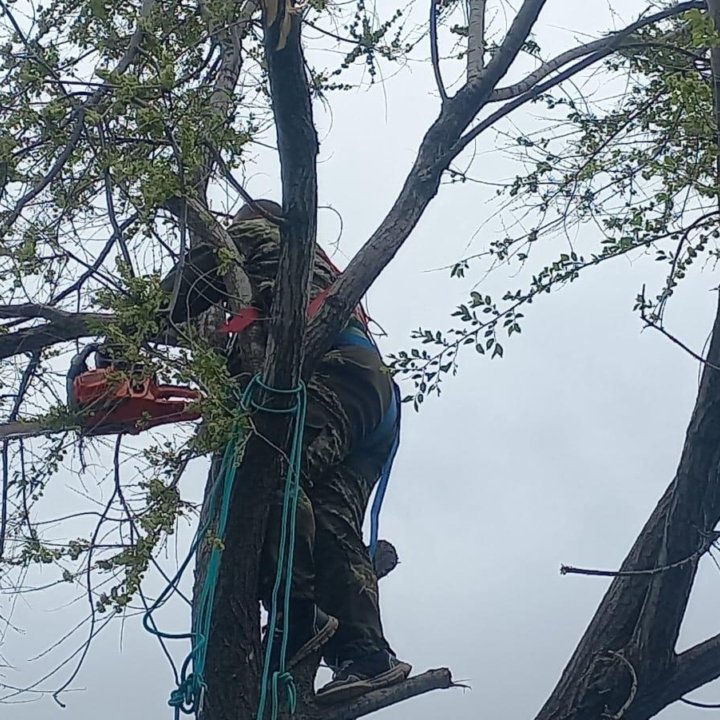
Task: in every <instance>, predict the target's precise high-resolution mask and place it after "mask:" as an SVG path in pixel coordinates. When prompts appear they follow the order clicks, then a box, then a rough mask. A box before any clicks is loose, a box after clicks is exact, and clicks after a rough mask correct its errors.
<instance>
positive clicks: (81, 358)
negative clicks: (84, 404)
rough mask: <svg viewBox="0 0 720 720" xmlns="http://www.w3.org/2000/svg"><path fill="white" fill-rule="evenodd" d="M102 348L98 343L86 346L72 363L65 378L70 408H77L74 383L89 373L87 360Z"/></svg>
mask: <svg viewBox="0 0 720 720" xmlns="http://www.w3.org/2000/svg"><path fill="white" fill-rule="evenodd" d="M99 347H100V345H99V344H98V343H90V345H86V346H85V347H84V348H83V349H82V350H81V351H80V352H79V353H77V355H75V357H74V358H73V359H72V360H71V361H70V367H69V368H68V371H67V375H66V376H65V390H66V392H67V404H68V405H69V406H70V407H76V403H75V398H74V397H73V383H74V382H75V378H77V377H78V375H81V374H82V373H84V372H87V369H88V366H87V359H88V358H89V357H90V355H91V354H92V353H94V352H96V351H97V349H98V348H99Z"/></svg>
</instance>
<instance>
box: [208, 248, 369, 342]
mask: <svg viewBox="0 0 720 720" xmlns="http://www.w3.org/2000/svg"><path fill="white" fill-rule="evenodd" d="M318 249H319V250H320V253H321V255H322V256H323V259H324V260H325V262H327V264H328V265H329V266H330V267H331V268H332V269H333V270H335V271H336V272H337V274H338V275H340V274H341V271H340V270H339V269H338V268H337V267H336V266H335V264H334V263H333V262H332V260H330V258H329V257H328V256H327V255H326V254H325V252H324V251H323V250H322V249H320V248H318ZM329 293H330V288H326V289H325V290H323V291H322V292H320V293H318V294H317V295H316V296H315V297H314V298H313V299H312V300H311V301H310V304H309V305H308V309H307V314H308V317H309V318H311V317H312V316H313V315H315V313H316V312H317V311H318V310H319V309H320V308H321V307H322V304H323V303H324V302H325V298H326V297H327V296H328V294H329ZM353 315H355V317H356V318H357V319H358V320H359V321H360V322H361V323H362V324H363V326H364V327H367V326H368V323H369V321H370V320H369V318H368V316H367V314H366V313H365V311H364V310H363V307H362V305H358V306H357V307H356V308H355V310H354V311H353ZM261 317H262V316H261V315H260V311H259V310H258V309H257V308H254V307H249V308H244V309H243V310H241V311H240V312H239V313H238V314H237V315H235V316H234V317H232V318H230V320H228V322H226V323H225V324H224V325H223V326H222V327H221V328H220V330H219V331H220V332H221V333H241V332H242V331H243V330H246V329H247V328H249V327H250V326H251V325H252V324H253V323H254V322H255V321H256V320H260V319H261Z"/></svg>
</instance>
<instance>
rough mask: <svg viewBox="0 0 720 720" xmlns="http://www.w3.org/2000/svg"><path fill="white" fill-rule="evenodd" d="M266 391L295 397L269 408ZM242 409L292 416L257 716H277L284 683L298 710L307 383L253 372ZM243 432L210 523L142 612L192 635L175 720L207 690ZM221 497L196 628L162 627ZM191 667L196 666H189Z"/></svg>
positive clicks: (147, 623) (191, 710) (226, 458)
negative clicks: (293, 604)
mask: <svg viewBox="0 0 720 720" xmlns="http://www.w3.org/2000/svg"><path fill="white" fill-rule="evenodd" d="M258 390H259V391H262V392H263V393H264V394H265V395H269V396H270V397H272V396H276V397H278V396H279V397H283V398H286V399H287V398H292V400H293V402H292V404H291V405H289V406H287V407H281V408H276V407H271V406H270V405H268V404H267V402H265V404H263V403H259V402H258V401H257V400H256V399H255V393H256V392H257V391H258ZM240 404H241V407H242V409H243V410H245V411H252V410H258V411H262V412H267V413H272V414H280V413H282V414H292V415H294V418H293V419H294V430H293V439H292V445H291V449H290V454H289V463H288V470H287V474H286V476H285V486H284V493H283V510H282V522H281V528H280V547H279V553H278V562H277V570H276V574H275V582H274V585H273V591H272V600H271V608H270V615H269V623H268V629H267V644H266V648H265V660H264V663H263V673H262V678H261V684H260V699H259V703H258V713H257V718H258V720H264V717H265V712H266V709H267V706H268V703H269V704H270V710H271V720H276V719H277V717H278V713H279V709H280V697H279V696H280V687H281V686H282V687H284V689H285V692H286V695H287V699H288V707H289V709H290V712H291V713H293V712H294V711H295V704H296V693H295V686H294V682H293V678H292V675H291V674H290V673H289V672H287V670H286V661H287V657H286V655H287V641H288V632H289V626H290V604H289V602H290V586H291V583H292V567H293V561H294V555H295V529H296V516H297V505H298V497H299V493H300V468H301V464H302V444H303V442H302V441H303V430H304V427H305V417H306V414H307V393H306V389H305V385H304V384H303V383H301V384H300V385H299V386H298V387H297V388H294V389H292V390H279V389H277V388H271V387H269V386H268V385H267V384H266V383H265V382H264V381H263V380H262V379H261V378H260V377H259V376H255V377H254V378H253V379H252V380H251V382H250V383H249V385H248V386H247V388H246V389H245V391H244V392H243V394H242V397H241V398H240ZM243 441H244V434H243V431H242V428H241V427H240V426H239V425H238V427H237V428H236V431H235V433H234V435H233V437H232V438H231V440H230V442H229V443H228V444H227V446H226V448H225V452H224V454H223V459H222V462H221V464H220V469H219V472H218V474H217V476H216V478H215V479H214V487H213V488H212V490H211V493H210V498H209V501H208V502H209V505H208V512H207V514H206V522H205V523H204V524H203V525H202V526H200V527H198V530H197V532H196V534H195V537H194V538H193V542H192V543H191V546H190V551H189V552H188V555H187V557H186V558H185V560H184V561H183V562H182V563H181V565H180V567H179V568H178V571H177V573H176V574H175V576H174V577H173V578H172V579H171V580H170V582H169V583H168V585H167V587H166V588H165V589H164V590H163V592H162V593H161V594H160V595H159V597H158V598H157V599H156V601H155V602H154V603H153V604H152V606H151V607H150V608H149V609H148V610H147V612H146V613H145V615H144V617H143V626H144V627H145V629H146V630H147V631H148V632H150V633H151V634H153V635H155V636H157V637H159V638H162V639H168V640H190V641H191V650H190V652H189V653H188V655H187V657H186V658H185V660H184V662H183V664H182V666H181V669H180V673H179V676H177V674H176V685H177V687H176V689H175V690H174V691H173V692H172V693H171V695H170V699H169V701H168V704H169V705H170V706H171V707H172V708H173V709H174V711H175V720H179V718H180V715H181V714H185V715H193V714H197V713H198V712H200V710H201V708H202V702H203V696H204V693H205V688H206V684H205V678H204V673H205V659H206V653H207V644H208V638H209V636H210V625H211V621H212V609H213V604H214V600H215V588H216V586H217V581H218V576H219V572H220V558H221V553H222V549H221V548H222V544H223V541H224V538H225V531H226V528H227V520H228V515H229V512H230V500H231V497H232V490H233V485H234V481H235V475H236V470H237V466H238V464H239V460H240V457H239V456H240V455H241V453H242V450H243V448H244V442H243ZM218 498H220V508H219V516H218V520H217V527H216V530H215V533H214V536H215V537H216V538H217V541H218V542H214V543H213V546H212V550H211V552H210V559H209V561H208V566H207V571H206V574H205V579H204V582H203V585H202V589H201V592H200V597H199V600H198V611H197V613H196V615H195V618H194V622H193V627H192V631H191V632H190V633H168V632H164V631H162V630H160V629H159V628H158V627H157V624H156V623H155V620H154V617H153V614H154V612H155V611H156V610H157V609H158V608H159V607H161V606H162V605H163V604H164V603H165V602H166V601H167V600H168V598H169V597H170V596H171V595H172V594H173V592H175V591H176V590H177V586H178V583H179V582H180V579H181V578H182V575H183V573H184V572H185V570H186V569H187V567H188V565H189V564H190V562H191V561H192V558H193V557H194V556H195V554H196V552H197V549H198V548H199V546H200V543H202V541H203V540H204V538H205V537H206V535H207V532H208V530H209V529H210V526H211V524H212V522H213V520H214V518H215V516H216V514H217V512H218V507H217V502H218ZM283 582H284V595H283V598H284V606H283V613H282V623H283V628H282V640H281V645H280V658H279V663H278V668H277V669H276V670H274V671H272V672H271V667H270V658H271V653H272V649H273V643H274V640H275V637H274V636H275V631H276V628H277V623H278V596H279V593H280V588H281V586H282V585H283ZM191 667H192V670H191Z"/></svg>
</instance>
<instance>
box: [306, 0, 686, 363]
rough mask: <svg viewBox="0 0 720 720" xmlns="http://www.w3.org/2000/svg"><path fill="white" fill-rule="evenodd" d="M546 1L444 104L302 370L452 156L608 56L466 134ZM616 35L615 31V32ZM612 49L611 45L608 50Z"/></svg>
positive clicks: (328, 310)
mask: <svg viewBox="0 0 720 720" xmlns="http://www.w3.org/2000/svg"><path fill="white" fill-rule="evenodd" d="M543 4H544V3H543V2H540V1H539V0H538V1H536V2H525V3H524V4H523V6H522V8H521V10H520V11H519V12H518V15H517V16H516V18H515V21H514V22H513V23H512V25H511V28H510V30H509V32H508V34H507V36H506V38H505V40H504V42H503V44H502V46H501V47H500V49H499V50H498V52H496V53H495V55H494V56H493V58H492V60H491V61H490V62H489V63H488V64H487V66H486V68H485V69H484V70H483V72H482V73H481V74H480V75H479V76H478V78H477V79H476V80H474V81H473V82H468V83H466V84H465V86H464V87H463V88H462V89H461V90H460V91H458V93H457V94H456V95H455V96H454V97H452V98H450V99H449V100H448V101H447V102H446V103H444V104H443V106H442V108H441V109H440V113H439V115H438V117H437V119H436V120H435V122H434V123H433V124H432V125H431V126H430V128H429V129H428V131H427V133H426V134H425V137H424V138H423V140H422V142H421V144H420V148H419V150H418V155H417V158H416V160H415V163H414V164H413V167H412V169H411V170H410V173H409V174H408V176H407V179H406V181H405V184H404V185H403V187H402V190H401V191H400V194H399V195H398V197H397V199H396V201H395V203H394V204H393V206H392V208H391V209H390V211H389V213H388V214H387V215H386V217H385V218H384V219H383V221H382V223H381V224H380V226H379V227H378V228H377V230H376V231H375V232H374V233H373V234H372V236H371V237H370V239H369V240H368V241H367V242H366V243H365V245H364V246H363V247H362V248H361V249H360V251H359V252H358V253H357V254H356V255H355V257H354V258H353V259H352V261H351V262H350V263H349V265H348V267H347V268H346V270H345V272H344V273H343V274H342V275H341V276H340V278H339V279H338V280H337V281H336V283H335V285H334V286H333V288H332V290H331V292H330V294H329V295H328V298H327V300H326V302H325V303H324V305H323V307H322V308H321V310H320V311H319V312H318V313H317V314H316V315H315V317H314V318H313V320H312V321H311V323H310V325H309V327H308V332H307V342H306V358H305V367H304V369H303V372H304V374H305V376H307V375H308V374H309V373H310V372H311V370H312V367H313V366H314V364H315V363H316V362H317V361H318V359H319V358H320V357H321V356H322V354H323V353H324V352H325V351H326V350H327V348H328V347H329V345H330V343H331V342H332V338H333V337H335V336H336V334H337V332H339V330H340V329H341V327H342V325H343V324H344V323H345V322H346V320H347V318H348V317H349V315H350V313H351V312H352V309H353V308H354V307H355V305H357V303H358V302H360V300H361V299H362V297H363V295H364V294H365V293H366V292H367V290H368V289H369V288H370V286H371V285H372V283H373V282H374V281H375V280H376V279H377V277H378V276H379V275H380V273H381V272H382V270H383V269H384V268H385V266H386V265H387V264H388V263H389V262H390V261H391V260H392V259H393V257H394V256H395V255H396V254H397V252H398V251H399V250H400V248H401V247H402V245H403V244H404V242H405V241H406V240H407V238H408V237H409V235H410V233H411V232H412V230H413V229H414V228H415V225H416V224H417V222H418V221H419V220H420V218H421V217H422V215H423V213H424V212H425V208H426V207H427V205H428V203H429V202H430V200H432V198H433V197H434V196H435V194H436V193H437V190H438V188H439V186H440V180H441V177H442V174H443V172H444V171H445V170H446V169H447V168H448V167H449V165H450V163H451V162H452V160H453V159H454V158H455V157H456V156H457V155H458V154H459V153H460V152H461V151H462V150H463V149H464V148H465V147H466V146H467V145H468V144H469V143H470V142H471V141H472V140H473V139H474V138H475V137H477V136H478V135H479V134H480V133H481V132H483V131H484V130H485V129H487V128H488V127H490V125H491V124H492V123H494V122H497V120H499V119H500V118H502V117H504V116H505V115H506V114H508V113H510V112H511V111H513V110H515V109H516V108H518V107H520V106H521V105H522V104H524V103H525V102H528V101H529V100H531V99H533V98H534V97H536V96H537V95H538V94H540V93H541V92H545V91H547V90H548V89H550V88H551V87H553V86H554V85H556V84H559V83H560V82H562V81H564V80H566V79H568V78H570V77H572V75H573V74H575V73H577V72H580V71H581V70H583V69H584V68H585V67H589V66H590V65H591V64H593V63H595V62H598V61H599V60H601V59H602V58H603V57H606V54H604V51H602V52H596V53H594V54H592V55H590V56H586V57H584V58H583V59H581V60H580V61H579V62H578V63H576V64H575V65H574V66H573V67H572V68H569V69H566V71H564V72H563V73H561V74H559V75H558V76H556V77H555V78H552V79H551V80H548V81H547V82H546V83H545V85H544V86H539V85H537V86H535V88H532V89H531V90H529V91H527V92H526V93H524V94H523V95H522V96H519V97H517V98H514V99H513V100H511V101H510V102H508V103H507V104H506V105H505V106H503V107H502V108H500V109H499V110H498V111H496V112H495V113H493V114H492V115H491V116H490V117H488V118H486V119H484V120H483V121H482V122H481V123H479V124H478V126H476V127H474V128H472V130H470V131H468V132H467V133H466V134H465V135H463V132H465V130H466V128H467V127H468V126H469V124H470V123H471V122H472V120H473V119H474V118H475V116H476V115H477V114H478V113H479V112H480V110H481V109H482V108H483V107H484V106H485V105H486V104H487V102H488V101H489V98H490V97H491V96H492V93H493V90H494V88H495V84H497V82H498V81H499V80H500V79H501V78H502V77H503V76H504V74H505V73H506V72H507V69H508V67H509V64H510V63H512V61H513V60H514V58H515V57H516V56H517V53H518V52H519V51H520V48H521V47H522V44H523V43H524V42H525V40H526V39H527V36H528V34H529V32H530V30H531V29H532V25H533V23H534V22H535V20H536V19H537V16H538V14H539V13H540V10H541V8H542V6H543ZM691 6H694V3H681V4H679V5H674V6H673V7H672V8H669V9H667V10H663V11H662V12H659V13H656V14H654V15H652V16H648V17H647V18H645V19H644V20H643V21H642V22H641V21H638V22H637V23H634V24H633V26H631V27H633V32H634V31H636V30H637V29H638V28H639V27H644V26H646V25H648V24H651V23H652V22H658V21H659V20H660V19H666V18H668V17H671V16H674V15H677V14H679V13H681V12H685V11H686V10H687V9H688V8H689V7H691ZM613 37H615V36H613ZM610 52H613V50H612V49H611V50H608V51H607V54H610Z"/></svg>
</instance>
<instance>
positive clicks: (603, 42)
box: [489, 0, 705, 102]
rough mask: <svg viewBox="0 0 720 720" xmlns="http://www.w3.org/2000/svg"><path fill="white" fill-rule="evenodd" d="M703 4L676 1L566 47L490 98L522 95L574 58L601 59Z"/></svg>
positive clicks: (698, 1) (498, 100)
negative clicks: (619, 27)
mask: <svg viewBox="0 0 720 720" xmlns="http://www.w3.org/2000/svg"><path fill="white" fill-rule="evenodd" d="M704 6H705V4H704V1H703V0H688V2H682V3H678V4H677V5H673V6H672V7H669V8H666V9H664V10H661V11H660V12H657V13H654V14H652V15H647V16H646V17H643V18H641V19H639V20H637V21H636V22H634V23H632V24H631V25H628V26H627V27H626V28H623V29H622V30H619V31H617V32H614V33H610V34H609V35H607V36H605V37H603V38H600V39H599V40H594V41H592V42H589V43H585V44H584V45H579V46H578V47H575V48H572V49H570V50H566V51H565V52H563V53H560V54H559V55H557V56H556V57H554V58H553V59H552V60H548V62H546V63H543V64H542V65H541V66H540V67H539V68H538V69H537V70H535V71H533V72H531V73H530V74H529V75H528V76H527V77H525V78H524V79H523V80H521V81H520V82H517V83H515V84H514V85H508V86H507V87H503V88H497V89H496V90H494V91H493V92H492V94H491V95H490V99H489V102H500V101H502V100H510V99H511V98H514V97H517V96H519V95H522V94H523V93H526V92H528V91H529V90H531V89H532V88H533V87H534V86H535V85H537V83H539V82H540V81H541V80H544V79H545V78H546V77H547V76H548V75H551V74H552V73H554V72H556V71H557V70H559V69H560V68H562V67H564V66H565V65H568V64H569V63H571V62H574V61H575V60H578V59H580V58H582V57H586V56H588V55H593V54H595V53H600V55H599V57H598V59H601V58H603V57H607V56H608V55H611V54H612V53H613V52H615V51H617V50H618V49H620V48H621V47H623V46H624V45H625V44H626V43H628V42H630V43H631V42H632V36H633V35H634V34H635V33H636V32H637V31H638V30H642V29H643V28H645V27H648V26H649V25H653V24H655V23H657V22H660V21H662V20H665V19H667V18H670V17H675V16H677V15H680V14H681V13H684V12H687V11H688V10H696V9H699V8H703V7H704ZM676 34H677V33H672V36H674V35H676Z"/></svg>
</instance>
